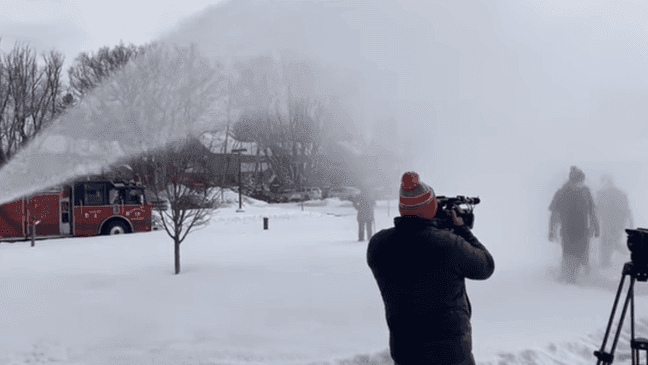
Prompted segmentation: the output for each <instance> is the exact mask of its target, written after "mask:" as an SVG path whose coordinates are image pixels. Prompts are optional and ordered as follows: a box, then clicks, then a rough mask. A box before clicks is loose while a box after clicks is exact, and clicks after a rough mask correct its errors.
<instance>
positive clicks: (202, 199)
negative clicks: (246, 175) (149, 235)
mask: <svg viewBox="0 0 648 365" xmlns="http://www.w3.org/2000/svg"><path fill="white" fill-rule="evenodd" d="M192 142H194V143H192ZM151 157H152V161H153V166H154V168H155V169H156V173H157V174H158V176H159V183H155V182H154V181H148V182H147V184H146V185H147V187H149V190H150V191H151V192H152V194H153V196H154V197H155V199H157V200H166V201H167V202H168V207H164V206H161V205H160V206H157V207H156V208H155V210H156V211H157V212H158V214H159V216H160V223H161V224H162V227H163V228H164V230H165V231H166V233H167V234H168V235H169V237H171V238H172V239H173V243H174V265H175V273H176V274H179V273H180V244H181V243H182V242H183V241H184V240H185V238H186V237H187V235H188V234H189V233H190V232H192V231H195V230H197V229H200V228H202V227H205V226H206V225H207V224H209V219H210V217H211V214H212V212H213V211H214V209H216V208H217V207H218V199H216V198H215V196H214V195H215V193H216V189H217V188H216V187H215V186H213V185H210V184H208V183H207V182H206V181H200V180H199V179H196V176H199V175H197V174H196V172H200V171H205V170H207V169H209V162H208V161H207V159H206V155H205V153H204V152H203V151H201V149H200V148H196V145H195V141H193V140H190V139H185V140H182V141H178V142H173V143H171V144H170V146H169V147H168V148H166V149H165V150H163V151H160V152H157V153H154V154H151ZM160 182H161V183H160Z"/></svg>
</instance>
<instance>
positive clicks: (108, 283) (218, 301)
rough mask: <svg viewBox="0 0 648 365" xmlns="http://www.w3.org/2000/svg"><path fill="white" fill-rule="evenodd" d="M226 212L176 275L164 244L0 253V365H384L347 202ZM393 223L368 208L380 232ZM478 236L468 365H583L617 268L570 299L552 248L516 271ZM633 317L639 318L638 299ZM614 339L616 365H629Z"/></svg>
mask: <svg viewBox="0 0 648 365" xmlns="http://www.w3.org/2000/svg"><path fill="white" fill-rule="evenodd" d="M237 207H238V206H237V205H231V206H226V207H223V208H221V209H220V210H219V211H218V213H216V214H215V215H214V217H213V221H212V223H211V224H210V225H209V226H207V227H205V228H204V229H202V230H199V231H196V232H194V233H193V234H190V235H189V236H188V238H187V239H186V241H185V242H184V243H183V244H182V246H181V263H182V272H181V273H180V275H173V245H172V241H171V239H170V238H169V237H168V236H167V235H166V233H165V232H164V231H155V232H150V233H137V234H131V235H123V236H117V237H115V236H112V237H92V238H69V239H58V240H46V241H37V242H36V247H34V248H31V247H29V243H28V242H18V243H13V244H9V243H3V244H0V263H1V264H0V309H1V310H0V364H33V363H47V364H154V365H160V364H200V365H206V364H214V365H216V364H219V365H220V364H310V365H315V364H317V365H324V364H330V365H333V364H391V359H390V358H389V355H388V352H387V348H388V330H387V326H386V324H385V320H384V311H383V304H382V301H381V298H380V293H379V291H378V288H377V286H376V284H375V281H374V279H373V277H372V275H371V271H370V270H369V268H368V267H367V265H366V260H365V254H366V244H367V243H366V242H358V241H357V226H356V221H355V210H354V209H353V207H352V206H351V205H350V203H349V202H340V201H338V200H325V201H320V202H308V203H306V204H305V205H304V207H303V210H302V206H301V205H300V204H295V203H289V204H277V205H268V204H261V203H258V202H255V201H253V200H247V201H246V204H245V212H244V213H236V208H237ZM395 215H396V205H395V201H392V202H380V203H379V206H378V208H377V210H376V226H377V228H378V229H383V228H388V227H390V226H391V225H392V220H393V218H394V216H395ZM263 217H269V230H263V222H262V218H263ZM475 234H476V235H477V236H478V237H479V238H480V240H481V241H482V242H483V243H484V244H485V245H486V246H487V247H489V249H491V252H492V253H493V255H494V257H495V261H496V270H495V273H494V275H493V276H492V277H491V278H490V279H488V280H486V281H483V282H476V281H469V282H468V284H467V285H468V292H469V296H470V299H471V302H472V307H473V319H472V323H473V341H474V354H475V358H476V360H477V363H478V364H492V365H495V364H594V363H595V361H596V359H595V357H594V356H593V354H592V352H593V351H594V350H596V349H598V347H599V346H600V344H601V339H602V331H603V330H604V329H605V325H606V324H607V319H608V316H609V313H610V310H611V307H612V303H613V299H614V290H615V288H616V286H617V284H618V280H619V277H620V267H621V266H620V265H621V264H622V262H623V261H624V258H623V257H617V262H616V264H617V267H615V268H614V269H613V270H610V271H608V272H603V273H599V274H597V275H598V276H596V278H597V279H596V280H593V279H592V280H590V281H589V282H583V283H582V285H581V286H568V285H565V284H560V283H557V282H555V281H553V280H551V277H552V275H553V272H554V271H555V268H556V266H557V260H558V258H559V251H558V246H557V245H553V246H552V245H550V244H548V243H546V242H545V241H546V238H545V237H539V238H537V243H538V245H542V246H543V247H550V250H553V251H551V254H548V255H540V256H538V257H537V260H526V262H524V263H519V262H518V260H516V259H515V257H513V256H515V255H517V254H518V252H519V250H515V249H510V250H509V249H506V245H502V244H499V245H497V244H495V243H494V242H493V244H491V241H493V240H492V239H491V237H495V236H496V235H495V234H494V233H493V232H492V230H491V231H488V229H487V227H485V224H483V223H481V225H480V221H479V213H478V220H477V224H476V227H475ZM637 285H638V290H639V293H640V294H644V293H645V292H646V291H645V289H641V286H642V285H644V284H642V283H639V284H637ZM636 305H637V308H636V311H637V314H638V315H639V316H640V317H641V316H642V315H645V313H646V312H647V311H648V306H647V305H646V297H645V296H643V295H642V296H637V303H636ZM615 324H616V322H615ZM637 325H638V327H637V333H638V334H639V335H643V336H646V334H648V322H647V321H643V320H642V321H640V320H638V321H637ZM625 328H626V331H625V332H626V333H625V334H624V336H626V337H624V338H622V339H621V341H620V344H619V348H618V349H617V351H616V355H617V358H616V359H615V364H623V363H629V361H628V360H627V358H626V359H624V356H623V355H624V354H627V353H628V350H627V348H628V340H627V328H629V324H628V319H626V326H625ZM608 348H609V346H608Z"/></svg>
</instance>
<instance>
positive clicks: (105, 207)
mask: <svg viewBox="0 0 648 365" xmlns="http://www.w3.org/2000/svg"><path fill="white" fill-rule="evenodd" d="M32 227H35V236H36V237H37V238H54V237H73V236H94V235H102V234H103V235H108V234H121V233H131V232H148V231H150V230H151V205H150V204H148V203H147V202H146V198H145V191H144V186H142V185H141V184H140V183H135V182H126V181H121V180H92V181H78V182H75V183H73V184H70V185H65V186H61V187H57V188H53V189H49V190H47V191H43V192H40V193H38V194H34V195H31V196H29V197H24V198H22V199H19V200H16V201H13V202H10V203H7V204H4V205H2V206H0V240H3V241H9V240H26V239H29V238H30V237H31V234H32V232H31V230H32Z"/></svg>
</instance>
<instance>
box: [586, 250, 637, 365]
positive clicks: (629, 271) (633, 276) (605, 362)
mask: <svg viewBox="0 0 648 365" xmlns="http://www.w3.org/2000/svg"><path fill="white" fill-rule="evenodd" d="M626 276H630V286H629V287H628V293H627V295H626V298H625V302H624V303H623V310H622V311H621V318H620V319H619V325H618V327H617V330H616V334H615V336H614V341H613V342H612V348H611V349H610V352H605V344H606V343H607V338H608V335H609V334H610V328H611V327H612V321H613V319H614V313H615V312H616V308H617V304H618V303H619V297H620V296H621V289H622V288H623V282H624V281H625V278H626ZM635 280H638V281H641V282H645V281H647V280H648V270H646V269H645V268H643V267H639V266H635V265H634V264H633V263H632V261H629V262H626V263H625V265H623V272H622V274H621V282H620V283H619V289H618V290H617V293H616V298H615V299H614V305H613V306H612V313H611V314H610V320H609V321H608V325H607V329H606V330H605V337H603V344H602V345H601V349H600V350H598V351H594V356H596V357H597V358H598V361H597V362H596V365H610V364H612V361H614V350H615V348H616V345H617V342H618V341H619V335H620V334H621V327H622V326H623V319H624V318H625V314H626V310H627V309H628V302H630V336H631V337H630V348H631V349H632V365H639V351H641V350H645V351H646V356H648V339H646V338H641V337H639V338H635V333H634V320H635V316H634V283H635Z"/></svg>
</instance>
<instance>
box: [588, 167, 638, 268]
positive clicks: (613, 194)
mask: <svg viewBox="0 0 648 365" xmlns="http://www.w3.org/2000/svg"><path fill="white" fill-rule="evenodd" d="M601 181H602V183H603V186H602V188H601V190H599V191H598V192H597V194H596V215H597V217H598V218H599V219H600V220H601V240H600V249H599V255H600V256H599V257H600V263H601V267H603V268H607V267H610V261H611V259H612V254H613V253H614V251H615V250H619V251H622V252H625V251H626V250H625V247H624V245H623V241H622V237H623V233H624V229H625V228H631V227H632V225H633V222H632V211H631V210H630V204H629V201H628V196H627V195H626V194H625V193H624V192H623V191H621V190H620V189H619V188H617V187H616V186H614V181H613V179H612V176H610V175H603V176H602V177H601ZM626 224H627V225H626Z"/></svg>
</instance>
